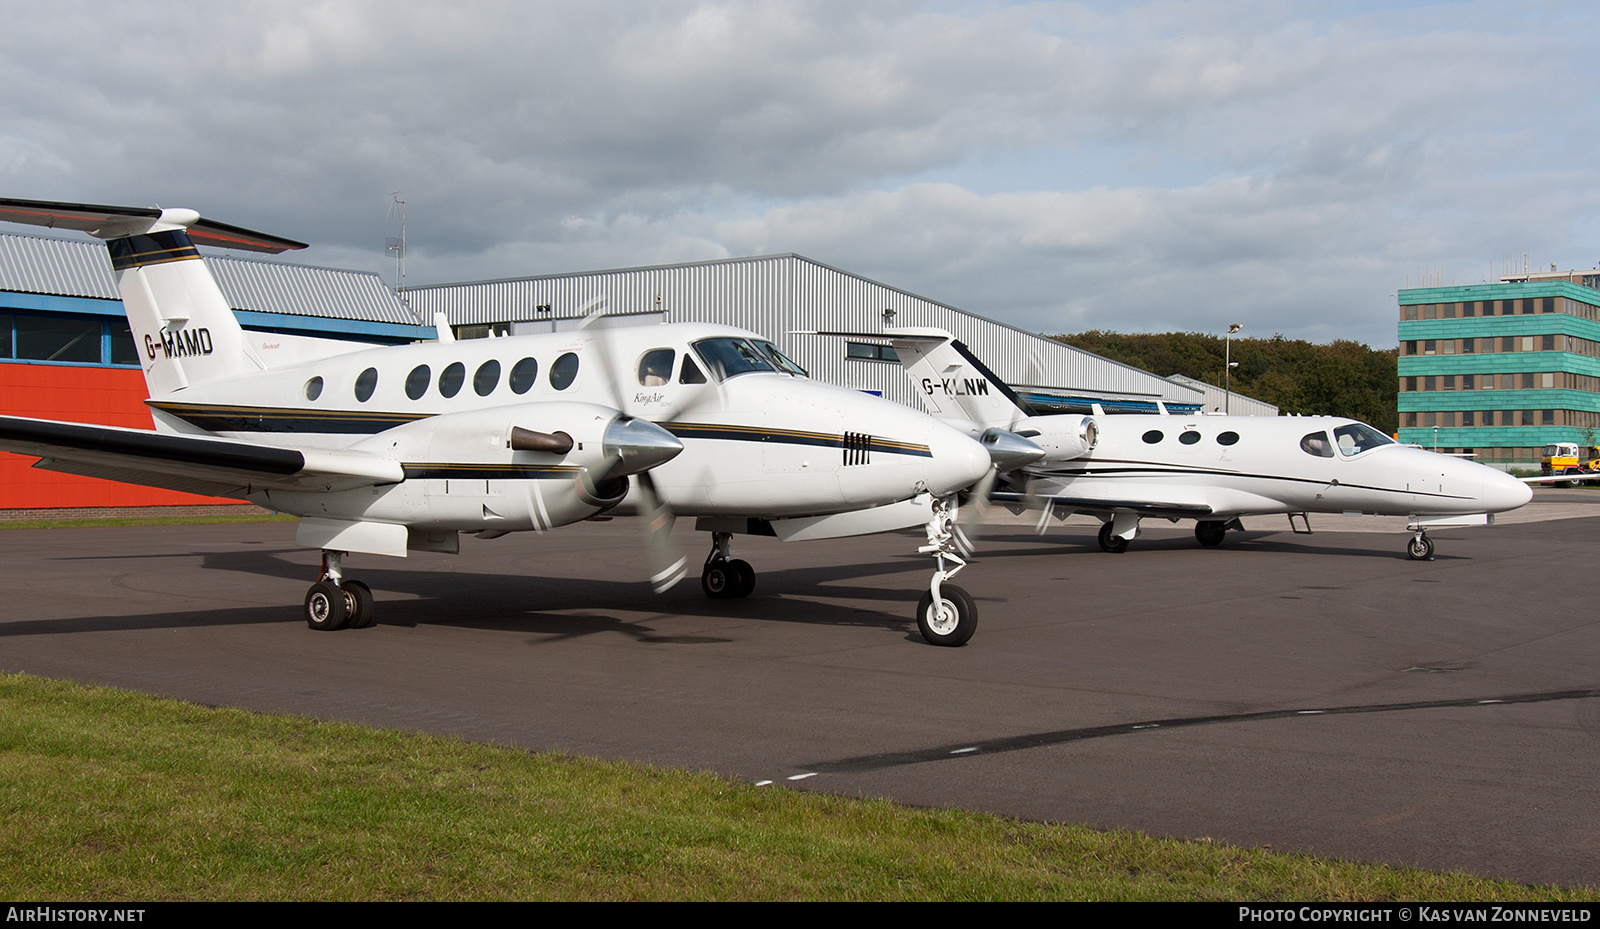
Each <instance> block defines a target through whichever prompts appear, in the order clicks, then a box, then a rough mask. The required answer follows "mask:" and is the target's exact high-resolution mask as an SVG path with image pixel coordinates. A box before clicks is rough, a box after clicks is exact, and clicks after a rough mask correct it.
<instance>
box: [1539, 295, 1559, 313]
mask: <svg viewBox="0 0 1600 929" xmlns="http://www.w3.org/2000/svg"><path fill="white" fill-rule="evenodd" d="M1540 310H1541V311H1542V312H1545V313H1554V312H1555V311H1556V298H1555V297H1545V298H1544V305H1543V306H1542V307H1540Z"/></svg>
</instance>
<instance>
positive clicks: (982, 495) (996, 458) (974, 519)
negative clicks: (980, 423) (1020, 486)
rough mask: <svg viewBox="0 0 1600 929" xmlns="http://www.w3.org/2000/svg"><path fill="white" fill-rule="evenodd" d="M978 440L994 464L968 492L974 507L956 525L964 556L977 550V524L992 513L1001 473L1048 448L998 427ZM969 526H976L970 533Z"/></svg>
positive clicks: (1038, 456)
mask: <svg viewBox="0 0 1600 929" xmlns="http://www.w3.org/2000/svg"><path fill="white" fill-rule="evenodd" d="M978 442H979V443H980V444H982V445H983V447H984V449H985V450H986V451H988V453H989V460H990V462H992V463H991V464H990V466H989V470H988V472H987V473H985V474H984V476H983V477H981V478H979V479H978V483H976V484H974V485H972V487H971V489H969V490H968V491H967V492H966V493H965V494H964V496H965V497H966V498H967V503H968V504H970V506H969V507H967V508H965V509H963V510H962V512H961V516H960V517H959V518H958V519H957V521H956V525H955V527H954V534H955V537H956V545H957V547H959V548H960V549H961V553H962V554H963V555H969V556H970V555H971V554H972V553H973V552H974V551H976V549H977V546H976V545H975V544H974V543H973V540H972V536H975V535H977V534H978V530H977V527H978V526H979V525H980V524H981V523H982V521H983V518H984V517H985V516H987V515H988V512H989V494H990V493H992V492H993V491H994V485H995V484H996V483H997V482H998V481H999V480H1000V476H1001V475H1002V474H1006V473H1008V472H1011V471H1015V470H1017V469H1018V468H1023V467H1027V466H1028V465H1030V464H1033V463H1034V462H1035V461H1038V460H1039V459H1041V458H1043V457H1044V456H1045V452H1044V449H1042V448H1040V447H1039V446H1037V445H1035V444H1034V443H1032V442H1030V441H1028V440H1027V439H1025V438H1023V437H1022V436H1020V435H1017V434H1016V433H1015V432H1011V431H1010V430H1007V429H1000V428H998V427H995V428H990V429H986V430H984V432H983V434H982V435H980V436H978ZM967 527H971V528H972V533H971V534H970V535H969V534H968V533H967V531H966V529H967Z"/></svg>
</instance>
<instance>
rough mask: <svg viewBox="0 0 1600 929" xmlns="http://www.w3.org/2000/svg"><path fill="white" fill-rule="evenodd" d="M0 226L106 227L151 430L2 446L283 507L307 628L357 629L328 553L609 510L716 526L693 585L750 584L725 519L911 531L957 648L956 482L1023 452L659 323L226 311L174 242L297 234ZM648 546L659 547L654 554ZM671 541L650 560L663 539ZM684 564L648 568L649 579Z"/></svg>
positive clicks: (964, 609)
mask: <svg viewBox="0 0 1600 929" xmlns="http://www.w3.org/2000/svg"><path fill="white" fill-rule="evenodd" d="M0 219H3V220H7V221H11V222H21V223H29V224H34V225H43V226H54V227H62V228H68V229H76V230H80V231H83V232H87V233H89V234H90V235H92V236H95V237H97V238H100V239H103V240H105V242H106V246H107V248H108V250H109V251H110V254H111V263H112V267H113V270H114V271H115V273H116V277H117V286H118V289H119V291H120V293H121V295H122V300H123V304H124V306H125V307H126V311H127V315H128V322H129V324H130V326H131V328H132V333H133V338H134V340H135V343H136V344H137V346H138V349H139V352H140V359H141V362H142V366H143V368H144V374H145V380H146V384H147V385H148V387H149V389H150V399H149V400H148V401H147V403H148V404H149V406H150V409H151V413H152V416H153V418H154V422H155V427H156V430H155V431H154V432H150V431H147V430H139V429H123V428H115V427H110V426H95V425H84V424H78V423H63V422H53V421H48V420H37V419H25V418H20V417H0V449H4V450H6V451H11V452H20V453H23V454H28V455H37V456H40V458H41V460H40V461H39V462H38V463H37V464H36V465H35V467H41V468H47V469H51V470H57V471H64V472H68V473H73V474H82V475H88V476H92V477H101V478H108V479H111V480H117V481H124V482H128V483H135V484H143V485H149V486H154V487H165V488H170V489H175V490H183V491H192V492H196V493H202V494H209V495H215V496H223V497H233V498H237V499H241V500H248V501H251V502H253V503H256V504H259V505H260V506H263V507H268V508H271V509H274V510H278V511H281V512H284V513H291V514H293V515H296V516H299V517H301V520H300V524H299V528H298V531H297V540H298V541H299V543H300V544H302V545H305V546H308V547H313V548H319V549H321V550H322V553H323V559H322V570H321V573H320V575H319V577H318V579H317V582H316V583H315V584H313V585H312V586H311V588H310V590H309V591H308V592H307V594H306V598H305V615H306V621H307V623H308V624H309V625H310V626H311V627H312V628H313V629H320V630H333V629H339V628H342V627H345V626H355V627H362V626H367V625H370V624H371V623H372V621H373V617H374V608H373V602H372V593H371V591H370V590H369V589H368V588H367V586H366V585H365V584H363V583H361V582H360V581H357V580H353V579H350V578H347V577H346V576H345V575H344V571H343V564H342V561H343V557H344V555H345V553H347V552H363V553H371V554H380V555H395V556H404V555H405V554H406V552H407V551H418V550H420V551H435V552H448V553H455V552H457V551H458V547H459V536H458V533H461V532H472V533H477V534H479V535H480V536H485V537H490V538H492V537H496V536H500V535H504V534H506V533H508V532H517V531H530V530H531V531H546V530H550V529H554V528H557V527H560V526H564V525H568V524H571V523H575V522H577V521H579V520H583V519H587V518H589V517H592V516H595V515H596V514H599V513H603V512H605V511H607V510H610V509H612V508H614V507H617V506H618V505H619V504H621V503H622V502H623V500H624V498H625V497H627V496H628V495H629V492H630V490H633V491H635V493H634V496H635V497H636V498H638V503H637V508H638V509H639V510H640V511H642V512H644V513H645V514H646V516H648V517H649V520H650V522H651V523H652V524H653V525H655V526H657V527H660V528H661V529H662V530H663V531H661V532H658V533H657V534H656V537H657V539H658V540H660V539H661V537H662V536H664V535H665V532H667V531H670V526H671V523H672V521H673V518H674V517H675V516H676V515H686V516H695V517H699V523H698V528H701V529H705V530H708V531H711V532H712V533H713V535H712V539H713V545H712V548H711V554H710V556H709V557H708V558H707V559H706V563H705V565H704V567H703V570H702V573H701V586H702V588H703V589H704V590H705V592H706V593H707V594H708V595H710V596H713V597H741V596H747V595H749V593H750V592H751V591H752V590H753V589H754V587H755V572H754V570H753V569H752V568H751V567H750V566H749V564H747V563H746V562H744V561H741V560H738V559H735V558H733V557H732V551H731V540H732V536H733V535H734V534H735V533H758V534H765V535H775V536H777V537H778V538H780V539H784V540H800V539H818V538H832V537H837V536H844V535H857V534H863V533H869V532H882V531H887V530H893V529H902V528H906V527H909V526H916V525H919V524H920V525H924V526H926V528H927V535H928V544H927V545H925V546H922V548H921V549H920V551H923V552H925V553H928V554H931V555H933V556H934V558H935V559H936V561H937V565H938V568H937V570H936V571H935V574H934V577H933V580H932V582H931V583H930V585H929V589H928V592H927V593H926V594H925V595H924V596H923V598H922V603H921V604H920V605H919V608H918V625H919V627H920V628H921V629H922V630H923V633H924V635H925V636H926V637H927V638H928V640H929V641H930V642H933V643H935V644H941V645H959V644H961V643H962V642H964V641H966V639H967V638H969V637H970V636H971V634H972V631H973V629H974V628H975V624H976V621H977V614H976V610H975V609H974V608H973V606H972V600H971V597H969V596H968V595H967V594H966V593H965V592H964V591H962V590H961V589H960V588H958V587H956V586H954V585H952V584H946V583H944V582H945V581H946V580H948V579H949V578H950V577H951V576H953V575H954V574H955V572H956V571H959V570H960V569H961V567H962V566H963V565H964V562H962V561H961V560H960V556H959V555H958V554H957V553H956V552H955V551H954V548H953V545H952V528H953V525H954V517H955V510H956V506H957V497H956V493H957V492H958V491H960V490H961V489H963V488H966V487H969V486H971V485H973V484H974V483H975V482H977V481H979V480H980V479H982V478H984V476H985V475H986V474H988V473H990V472H991V471H992V470H993V469H994V468H996V467H997V465H998V466H999V467H1002V468H1005V467H1014V466H1016V465H1018V464H1021V463H1024V462H1026V461H1031V460H1037V459H1038V458H1039V457H1041V456H1042V451H1041V450H1040V449H1038V448H1037V447H1036V446H1033V445H1032V444H1030V443H1028V442H1026V441H1025V440H1021V439H1017V438H1016V437H1014V436H999V437H998V438H997V440H995V441H992V442H990V443H989V445H988V447H987V448H986V447H985V446H984V445H981V444H980V443H978V442H976V441H974V440H973V439H972V438H970V437H968V436H967V435H965V434H964V433H962V432H961V431H959V430H957V429H954V428H951V427H949V426H946V425H944V424H942V423H940V422H939V421H938V420H936V419H934V418H932V417H930V416H927V415H925V414H923V413H920V412H918V411H915V410H910V409H907V408H906V407H903V406H901V405H899V404H895V403H891V402H888V401H884V400H882V399H879V398H877V397H872V396H868V395H866V394H862V393H860V392H857V391H850V390H845V389H842V388H837V387H831V386H828V385H824V384H819V383H816V382H814V381H811V380H810V379H808V378H807V377H806V376H805V372H804V371H803V370H801V369H800V367H799V366H798V365H796V364H795V363H794V362H792V361H790V360H789V359H788V358H786V357H785V356H784V355H783V354H782V353H781V352H780V351H779V350H778V349H777V347H776V346H774V345H773V344H772V343H770V342H768V341H766V340H764V339H763V338H762V337H760V336H758V335H756V334H755V333H751V332H746V331H744V330H740V329H733V328H729V327H726V326H713V325H701V324H692V323H684V324H674V325H660V326H646V327H635V328H612V329H593V330H585V331H579V332H570V333H555V334H544V335H529V336H515V337H507V338H497V339H481V340H471V341H461V342H457V341H455V340H454V339H453V338H450V337H449V329H448V327H444V326H443V321H442V320H439V323H440V325H441V328H440V329H439V333H440V336H441V339H440V340H439V341H435V342H419V343H414V344H410V345H401V346H387V347H373V346H371V345H367V344H360V343H351V342H341V341H337V340H330V339H320V338H309V337H295V336H287V335H281V334H276V333H275V334H272V335H270V336H269V337H267V338H262V337H260V336H259V335H258V334H256V333H253V332H249V331H246V330H244V329H242V328H241V327H240V325H239V324H238V322H237V320H236V319H235V317H234V315H233V312H232V311H231V310H230V308H229V306H228V304H227V302H226V301H225V299H224V298H223V296H222V293H221V291H220V290H219V289H218V288H217V284H216V282H215V280H214V279H213V278H212V276H211V274H210V272H209V270H208V269H207V268H206V265H205V263H204V262H203V261H201V260H200V255H199V252H198V251H197V250H196V245H197V244H199V245H212V246H220V247H226V248H234V249H248V250H255V251H263V252H272V253H276V252H282V251H285V250H288V249H294V248H302V247H304V246H303V244H302V243H299V242H294V241H291V240H288V239H283V238H278V237H276V236H270V235H264V234H261V233H256V232H251V231H249V230H246V229H240V228H238V227H235V226H228V225H223V224H221V223H215V222H210V221H206V220H202V219H201V218H200V216H199V215H198V214H197V213H195V212H194V211H192V210H174V209H166V210H162V209H146V208H138V207H109V206H95V205H86V204H70V203H53V202H40V201H28V200H0ZM662 547H665V546H660V545H658V550H659V549H660V548H662ZM666 554H667V555H669V556H670V554H671V553H670V551H668V552H667V553H666ZM685 560H686V559H683V558H678V559H677V560H676V561H675V562H671V560H670V558H669V557H662V558H658V561H665V562H670V563H667V564H665V565H664V566H663V565H660V564H658V565H657V568H659V569H660V570H658V571H657V573H656V575H655V576H654V577H653V578H652V580H653V581H654V582H655V583H656V586H657V588H658V590H659V589H664V588H665V587H667V586H670V585H671V584H672V583H673V582H675V581H676V580H677V579H678V578H680V577H681V576H682V575H683V573H684V563H685Z"/></svg>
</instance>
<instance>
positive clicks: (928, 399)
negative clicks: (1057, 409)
mask: <svg viewBox="0 0 1600 929" xmlns="http://www.w3.org/2000/svg"><path fill="white" fill-rule="evenodd" d="M815 334H816V335H832V336H858V337H863V338H873V339H888V340H889V341H890V344H892V345H893V346H894V351H895V354H896V355H898V356H899V357H900V365H901V366H902V367H904V368H905V370H906V374H907V375H908V376H909V377H910V378H911V384H912V389H913V390H914V391H915V393H916V394H917V396H919V397H921V398H922V403H923V405H924V406H926V407H927V408H928V412H929V413H932V414H933V415H934V416H937V417H938V418H940V419H943V420H947V421H965V422H968V423H972V424H975V425H977V426H979V427H981V428H979V429H977V430H975V431H976V432H981V431H983V429H988V428H990V427H999V428H1001V429H1010V428H1011V426H1012V425H1013V424H1014V423H1016V422H1017V420H1019V419H1022V418H1023V417H1025V416H1032V415H1033V412H1034V411H1033V409H1032V408H1031V407H1029V406H1028V402H1027V401H1026V400H1023V399H1022V398H1021V397H1019V396H1017V392H1016V391H1014V390H1012V389H1011V387H1010V386H1009V385H1008V384H1006V382H1005V381H1002V380H1000V378H999V377H998V376H997V375H996V374H995V373H994V372H993V371H990V370H989V368H988V367H987V366H986V365H984V363H983V362H981V361H979V360H978V358H977V356H976V355H974V354H972V352H971V350H970V349H968V348H967V347H966V346H965V345H963V344H961V343H960V342H959V341H957V340H956V337H955V336H953V335H951V334H950V333H948V332H946V331H945V330H943V329H933V328H911V327H907V328H903V329H891V330H889V331H887V332H818V333H815Z"/></svg>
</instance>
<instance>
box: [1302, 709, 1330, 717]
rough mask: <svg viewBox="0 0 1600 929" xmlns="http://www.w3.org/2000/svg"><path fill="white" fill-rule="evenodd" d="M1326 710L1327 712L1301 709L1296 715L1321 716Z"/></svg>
mask: <svg viewBox="0 0 1600 929" xmlns="http://www.w3.org/2000/svg"><path fill="white" fill-rule="evenodd" d="M1326 712H1328V711H1327V710H1301V711H1300V712H1299V713H1298V714H1296V715H1298V716H1321V715H1322V714H1323V713H1326Z"/></svg>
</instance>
